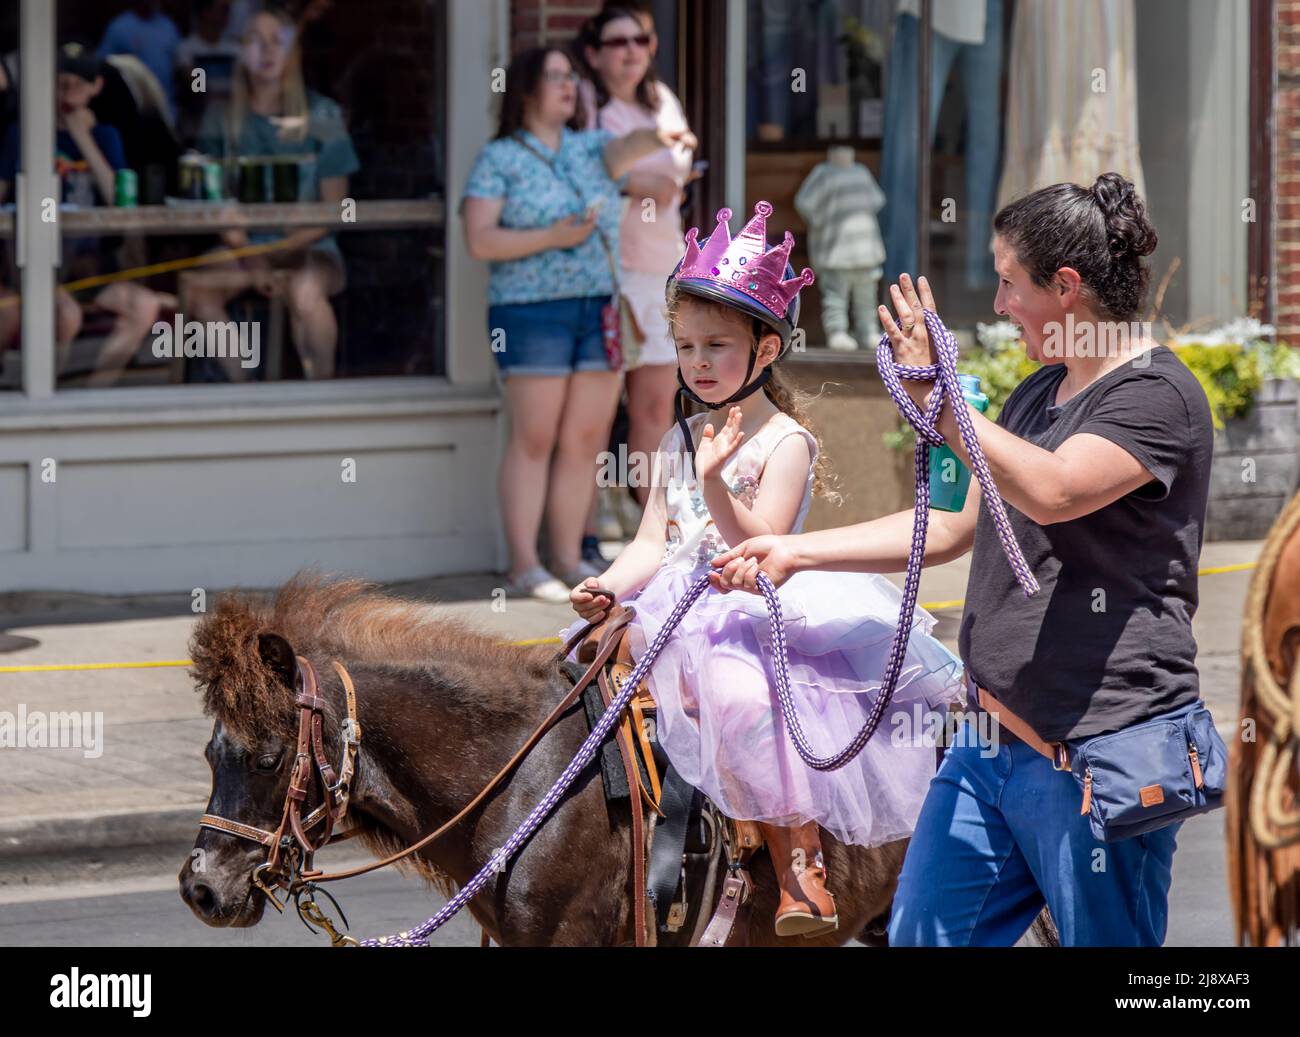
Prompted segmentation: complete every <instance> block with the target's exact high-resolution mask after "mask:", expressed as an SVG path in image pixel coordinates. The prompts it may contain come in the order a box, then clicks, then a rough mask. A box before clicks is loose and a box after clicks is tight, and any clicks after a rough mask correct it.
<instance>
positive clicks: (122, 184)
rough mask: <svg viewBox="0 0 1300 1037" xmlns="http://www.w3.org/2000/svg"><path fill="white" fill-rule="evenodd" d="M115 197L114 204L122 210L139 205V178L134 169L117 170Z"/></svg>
mask: <svg viewBox="0 0 1300 1037" xmlns="http://www.w3.org/2000/svg"><path fill="white" fill-rule="evenodd" d="M116 188H117V191H116V197H115V198H114V203H115V204H116V205H119V206H122V207H123V208H134V207H135V206H137V205H139V204H140V178H139V177H138V176H136V174H135V170H134V169H119V170H118V171H117V178H116Z"/></svg>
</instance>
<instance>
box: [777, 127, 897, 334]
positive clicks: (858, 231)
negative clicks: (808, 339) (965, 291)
mask: <svg viewBox="0 0 1300 1037" xmlns="http://www.w3.org/2000/svg"><path fill="white" fill-rule="evenodd" d="M884 204H885V195H884V192H883V191H881V189H880V185H879V184H877V183H876V178H875V177H874V176H872V175H871V170H869V169H868V168H867V167H866V166H864V165H863V164H862V163H860V162H857V161H855V158H854V154H853V149H852V148H851V147H846V146H838V145H837V146H835V147H832V148H831V149H830V150H829V151H828V152H827V156H826V161H825V162H819V163H818V164H817V165H816V166H814V167H813V170H812V172H811V173H809V174H808V177H807V179H805V180H804V182H803V183H802V184H800V185H799V190H798V191H797V192H796V193H795V196H794V207H795V209H796V211H797V212H798V213H799V215H800V216H801V217H803V221H804V222H805V223H806V224H807V225H808V257H809V259H810V260H812V262H813V263H814V264H815V266H814V269H816V270H817V285H818V287H819V288H820V289H821V300H822V328H823V329H824V330H825V332H826V344H827V345H828V346H830V348H831V349H841V350H850V349H857V348H858V342H859V341H861V342H862V343H864V344H865V345H866V346H867V347H868V348H870V347H871V346H873V345H874V344H875V341H876V339H877V338H879V337H880V325H879V323H878V322H877V318H876V285H877V284H878V283H879V282H880V274H881V271H882V269H883V268H882V264H883V262H884V259H885V246H884V243H883V242H882V241H881V238H880V224H879V222H878V221H877V220H876V214H877V213H878V212H880V210H881V208H882V207H883V206H884ZM850 310H851V311H852V315H853V321H852V326H853V329H854V330H855V331H856V332H857V335H858V338H857V339H855V338H854V337H853V335H851V334H849V326H850V322H849V313H850Z"/></svg>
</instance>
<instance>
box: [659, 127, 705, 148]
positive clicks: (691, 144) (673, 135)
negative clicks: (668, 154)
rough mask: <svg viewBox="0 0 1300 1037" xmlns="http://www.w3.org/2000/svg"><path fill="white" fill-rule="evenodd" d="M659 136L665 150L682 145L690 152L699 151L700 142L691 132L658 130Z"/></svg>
mask: <svg viewBox="0 0 1300 1037" xmlns="http://www.w3.org/2000/svg"><path fill="white" fill-rule="evenodd" d="M655 132H656V133H658V135H659V143H660V144H662V145H663V146H664V147H665V148H671V147H674V146H676V145H679V144H680V145H681V146H682V147H684V148H686V149H687V150H688V151H698V150H699V148H700V142H699V140H698V139H697V138H696V136H695V134H693V133H692V132H691V131H690V130H656V131H655Z"/></svg>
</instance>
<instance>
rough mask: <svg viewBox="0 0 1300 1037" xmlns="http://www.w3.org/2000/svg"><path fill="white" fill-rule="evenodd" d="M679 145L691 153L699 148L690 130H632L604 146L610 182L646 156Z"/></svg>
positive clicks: (629, 170) (628, 170)
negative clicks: (688, 149) (682, 145)
mask: <svg viewBox="0 0 1300 1037" xmlns="http://www.w3.org/2000/svg"><path fill="white" fill-rule="evenodd" d="M679 143H680V144H684V145H685V146H686V147H688V148H690V149H691V150H692V151H694V150H695V149H696V148H697V147H698V146H699V141H697V140H696V139H695V134H693V133H691V131H690V130H651V129H645V130H633V131H632V132H631V133H629V134H626V135H625V136H622V137H615V138H614V139H613V140H611V141H610V142H609V143H608V144H606V145H605V169H606V171H607V172H608V173H609V178H610V179H611V180H617V179H619V178H620V177H621V176H623V174H624V173H628V172H631V170H632V167H633V166H634V165H635V164H636V163H637V162H639V161H640V160H641V159H643V158H645V157H646V155H651V154H653V153H654V152H656V151H658V150H659V149H660V148H670V147H672V146H673V145H674V144H679Z"/></svg>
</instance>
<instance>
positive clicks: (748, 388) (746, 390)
mask: <svg viewBox="0 0 1300 1037" xmlns="http://www.w3.org/2000/svg"><path fill="white" fill-rule="evenodd" d="M757 356H758V351H757V350H750V353H749V365H748V366H747V367H746V368H745V380H744V382H742V383H741V386H740V388H739V389H737V390H736V391H735V392H734V393H732V394H731V395H730V396H728V397H727V398H726V399H725V400H722V401H721V402H719V403H709V402H708V401H707V400H702V399H700V398H699V397H698V396H696V395H695V393H693V392H691V390H690V389H688V388H687V387H686V380H685V379H684V378H682V367H681V364H678V365H677V386H678V389H677V392H676V394H675V395H674V396H673V417H674V418H676V420H677V427H678V428H679V429H681V432H682V440H683V442H684V443H685V444H686V456H687V457H688V458H690V465H689V467H688V468H687V469H686V472H685V475H686V478H688V479H693V478H694V477H695V442H694V440H692V439H691V429H690V426H689V425H687V424H686V414H685V412H684V411H683V409H682V397H683V396H685V397H686V398H687V399H689V400H692V401H693V402H695V403H698V404H700V405H701V406H702V407H708V408H709V410H720V409H722V408H723V407H728V406H730V405H731V404H733V403H739V402H740V401H741V400H743V399H744V398H745V397H746V396H752V395H753V394H754V393H756V392H758V390H759V389H761V388H763V386H765V385H766V384H767V383H768V380H769V379H770V378H771V377H772V365H771V364H768V366H767V367H765V368H763V370H762V373H760V374H759V376H758V377H757V378H755V379H754V380H753V381H752V382H751V381H750V380H749V376H750V375H751V374H753V373H754V360H755V359H756V358H757Z"/></svg>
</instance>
